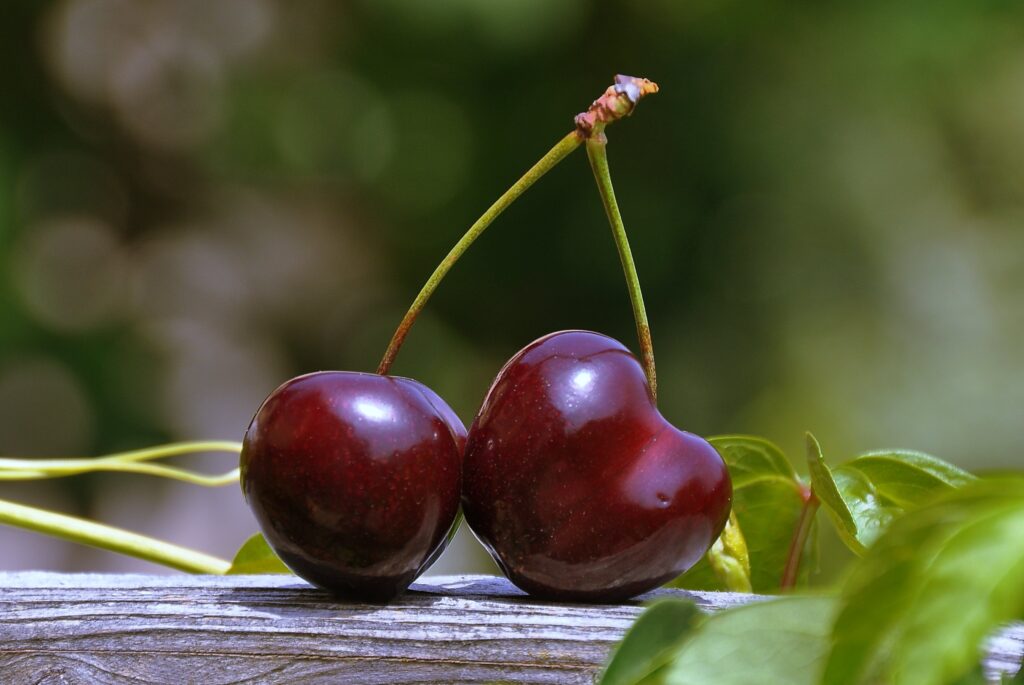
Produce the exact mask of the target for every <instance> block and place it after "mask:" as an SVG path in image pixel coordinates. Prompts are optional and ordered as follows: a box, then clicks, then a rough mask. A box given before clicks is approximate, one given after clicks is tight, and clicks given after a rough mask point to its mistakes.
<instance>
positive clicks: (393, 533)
mask: <svg viewBox="0 0 1024 685" xmlns="http://www.w3.org/2000/svg"><path fill="white" fill-rule="evenodd" d="M465 441H466V429H465V427H464V426H463V425H462V422H461V421H459V418H458V416H456V415H455V412H453V411H452V410H451V409H450V408H449V407H448V405H447V404H445V402H444V401H443V400H442V399H441V398H440V397H438V396H437V394H436V393H434V392H433V391H432V390H430V389H429V388H427V387H426V386H424V385H423V384H421V383H417V382H416V381H413V380H409V379H407V378H396V377H392V376H379V375H374V374H364V373H351V372H347V371H325V372H321V373H313V374H309V375H306V376H300V377H298V378H294V379H292V380H290V381H288V382H287V383H285V384H284V385H282V386H281V387H279V388H278V389H277V390H275V391H274V392H273V393H271V395H270V396H269V397H268V398H267V399H266V400H265V401H264V402H263V405H262V406H261V407H260V409H259V411H258V412H256V416H255V417H254V418H253V420H252V424H250V426H249V430H248V431H247V432H246V434H245V440H244V442H243V445H242V456H241V470H242V490H243V492H244V493H245V498H246V501H247V502H248V503H249V506H250V508H251V509H252V511H253V513H254V514H255V515H256V520H257V521H258V522H259V525H260V528H261V529H262V531H263V535H264V537H266V539H267V542H268V543H270V546H271V547H272V548H273V549H274V551H275V552H277V554H278V556H280V557H281V560H282V561H284V563H285V564H287V565H288V567H289V568H291V569H292V570H293V571H295V573H297V574H298V575H299V576H301V577H303V578H305V579H306V580H308V581H310V582H311V583H314V584H316V585H319V586H321V587H324V588H326V589H328V590H331V591H333V592H335V593H337V594H339V595H342V596H347V597H351V598H356V599H366V600H376V601H383V600H387V599H390V598H392V597H394V596H396V595H398V594H400V593H401V592H402V591H404V590H405V589H406V588H407V587H408V586H409V584H410V583H411V582H412V581H413V580H414V579H415V578H416V576H418V575H419V574H420V573H421V572H422V571H423V570H424V569H425V568H426V567H427V566H429V565H430V563H431V562H433V561H434V559H436V558H437V556H438V555H439V554H440V553H441V551H442V550H443V549H444V546H445V545H446V544H447V540H448V534H449V532H451V531H452V528H453V525H454V524H455V520H456V515H457V513H458V509H459V489H460V480H461V479H460V474H461V464H462V451H463V449H464V447H465Z"/></svg>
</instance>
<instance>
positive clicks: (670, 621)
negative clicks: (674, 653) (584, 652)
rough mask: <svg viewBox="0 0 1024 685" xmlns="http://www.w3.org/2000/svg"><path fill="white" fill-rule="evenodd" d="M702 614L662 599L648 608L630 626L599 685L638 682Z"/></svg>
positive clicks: (694, 607) (688, 603)
mask: <svg viewBox="0 0 1024 685" xmlns="http://www.w3.org/2000/svg"><path fill="white" fill-rule="evenodd" d="M702 617H703V614H702V613H701V611H700V609H698V608H697V605H696V604H694V603H693V602H691V601H689V600H685V599H665V600H661V601H659V602H656V603H654V604H652V605H651V607H650V608H649V609H647V611H645V612H644V613H642V614H640V617H639V618H638V619H637V620H636V623H634V624H633V627H632V628H630V629H629V632H628V633H626V637H625V638H624V639H623V641H622V642H620V643H619V646H618V647H617V648H616V649H615V651H614V652H613V653H612V657H611V661H610V662H609V663H608V667H607V668H606V669H605V671H604V674H603V675H602V676H601V685H631V684H632V683H639V682H641V681H642V680H643V679H644V678H645V677H646V676H648V675H649V674H650V673H652V672H653V671H655V670H657V668H658V667H659V666H661V665H663V664H664V663H665V661H666V659H668V658H669V657H670V655H671V650H672V649H673V648H676V647H678V646H679V645H680V644H682V643H683V642H684V641H685V640H686V638H688V637H689V636H690V632H691V631H692V630H693V628H694V627H695V626H696V625H697V624H698V623H699V622H700V620H701V618H702Z"/></svg>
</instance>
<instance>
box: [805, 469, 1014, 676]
mask: <svg viewBox="0 0 1024 685" xmlns="http://www.w3.org/2000/svg"><path fill="white" fill-rule="evenodd" d="M1022 576H1024V478H1007V479H999V480H985V481H976V482H975V483H973V484H970V485H966V486H964V487H963V488H962V489H959V490H952V491H950V492H948V493H947V494H945V495H944V496H942V497H941V498H940V499H938V500H936V501H935V502H933V503H931V504H928V505H926V506H924V507H922V508H921V509H918V510H916V511H912V512H910V513H908V514H907V515H905V516H904V517H902V518H900V519H898V520H896V521H895V522H893V524H892V526H891V527H890V528H889V530H888V531H886V532H885V533H884V534H882V536H881V537H880V538H879V539H878V540H877V541H876V542H875V544H874V545H873V546H872V547H871V548H870V549H869V550H868V553H867V554H866V555H865V557H864V559H863V560H862V562H861V563H860V564H858V565H857V566H856V567H855V568H854V570H853V572H852V573H851V575H850V577H849V578H848V580H847V582H846V583H845V585H844V588H843V593H842V608H841V610H840V613H839V615H838V618H837V619H836V623H835V626H834V629H833V648H832V650H831V653H830V655H829V658H828V663H827V668H826V671H825V682H827V683H829V684H830V685H854V684H858V683H866V682H871V683H873V682H894V681H898V682H900V683H901V684H903V685H939V684H940V683H948V682H951V681H954V680H955V679H957V678H960V677H963V676H964V675H965V674H967V673H969V672H970V669H971V668H972V667H973V666H974V665H975V663H976V661H977V658H978V650H979V645H980V642H981V640H982V639H983V638H984V637H985V636H986V635H987V634H988V633H989V632H990V631H991V630H992V629H993V628H995V627H996V626H997V625H999V624H1000V623H1002V622H1004V621H1007V620H1010V619H1012V618H1016V617H1019V616H1021V615H1022V614H1024V584H1022V583H1021V582H1020V578H1021V577H1022Z"/></svg>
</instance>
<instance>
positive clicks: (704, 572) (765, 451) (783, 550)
mask: <svg viewBox="0 0 1024 685" xmlns="http://www.w3.org/2000/svg"><path fill="white" fill-rule="evenodd" d="M709 442H710V443H711V444H712V445H713V446H714V447H715V449H717V450H718V451H719V453H720V454H721V455H722V458H723V459H724V460H725V463H726V465H727V466H728V467H729V475H730V476H731V477H732V481H733V498H732V510H733V512H734V513H735V515H736V519H737V521H738V522H739V528H740V530H742V531H743V537H744V538H745V540H746V544H747V552H748V554H749V560H750V584H751V587H752V589H753V591H754V592H778V590H779V584H780V582H781V580H782V572H783V570H784V569H785V567H786V558H787V555H788V552H789V543H790V540H791V539H792V538H793V531H795V530H796V526H797V522H798V521H799V519H800V511H801V509H802V508H803V504H804V500H803V495H802V491H803V489H804V488H805V486H804V485H803V484H802V483H801V482H800V481H799V480H798V479H797V477H796V473H795V472H794V471H793V467H792V466H791V465H790V463H789V461H788V460H787V459H786V456H785V455H784V454H783V453H782V450H780V449H779V448H778V447H776V446H775V445H774V444H772V443H771V442H769V441H767V440H765V439H763V438H758V437H752V436H742V435H726V436H721V437H715V438H710V440H709ZM812 537H813V536H812ZM813 543H814V541H813V540H812V541H811V544H808V545H807V547H806V548H805V550H804V558H803V560H802V562H801V566H800V569H801V570H800V579H801V581H803V580H806V578H807V576H808V575H809V573H810V572H811V570H812V569H813V559H811V558H810V557H811V556H812V555H813V553H814V549H815V547H814V544H813ZM673 585H675V586H676V587H685V588H689V589H693V590H726V589H728V588H727V587H726V586H725V585H724V584H723V583H722V582H721V580H719V578H718V576H717V575H716V574H715V572H714V569H713V568H712V567H711V564H710V563H709V561H708V558H707V556H706V555H705V557H704V558H702V559H701V560H700V562H698V563H697V564H696V565H695V566H694V567H693V568H692V569H691V570H690V571H688V572H687V573H686V574H684V575H683V576H681V577H680V578H678V579H677V580H676V581H674V582H673Z"/></svg>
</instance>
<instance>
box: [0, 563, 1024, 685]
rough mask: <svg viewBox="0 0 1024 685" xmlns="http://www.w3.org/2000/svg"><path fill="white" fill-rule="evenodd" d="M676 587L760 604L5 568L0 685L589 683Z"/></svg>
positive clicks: (498, 582)
mask: <svg viewBox="0 0 1024 685" xmlns="http://www.w3.org/2000/svg"><path fill="white" fill-rule="evenodd" d="M666 594H674V595H679V596H687V597H691V598H692V599H694V600H695V601H696V602H697V603H698V604H699V605H700V606H702V607H704V608H705V609H709V610H716V609H719V608H722V607H726V606H731V605H734V604H739V603H745V602H749V601H753V600H756V599H757V598H756V597H754V596H750V595H736V594H729V593H701V592H693V593H687V592H683V591H681V590H660V591H658V592H657V593H652V594H650V595H646V596H644V597H642V598H640V599H638V600H637V601H633V602H629V603H626V604H617V605H607V606H599V605H566V604H554V603H546V602H538V601H535V600H533V599H530V598H527V597H525V596H524V595H523V594H522V593H521V592H519V591H518V590H516V589H515V588H514V587H512V586H511V585H510V584H508V582H507V581H505V580H504V579H498V578H490V577H482V576H466V577H446V578H434V579H423V580H421V581H420V582H419V583H417V584H416V585H414V586H413V590H412V591H411V592H409V593H407V594H406V595H405V596H404V597H402V598H401V599H400V600H399V601H397V602H395V603H392V604H389V605H386V606H380V605H372V604H360V603H351V602H340V601H338V600H336V599H334V598H332V597H330V596H329V595H328V594H326V593H324V592H322V591H320V590H317V589H315V588H312V587H310V586H309V585H306V584H305V583H303V582H302V581H300V580H298V579H296V578H294V577H289V576H234V577H217V576H172V577H164V576H131V575H64V574H53V573H6V574H5V573H0V612H2V613H0V682H2V683H4V685H7V684H9V683H10V684H15V685H17V684H20V683H47V684H49V683H53V684H56V683H173V684H175V685H178V684H179V683H202V684H204V685H205V684H210V685H216V684H221V683H242V682H245V683H254V682H273V683H319V682H330V683H351V684H353V685H357V684H360V683H387V684H389V685H398V684H400V683H493V682H505V683H592V682H593V681H594V679H595V677H596V676H597V674H598V673H599V672H600V668H601V665H602V664H603V663H604V661H605V659H606V658H607V656H608V653H609V651H610V650H611V648H612V646H613V645H614V644H615V642H616V641H618V640H619V639H620V638H621V637H622V635H623V634H624V632H625V630H626V629H627V628H628V627H629V625H630V624H631V622H632V621H633V620H634V619H635V618H636V616H637V615H638V614H639V613H640V611H641V610H642V603H643V601H644V600H649V599H651V598H652V597H654V596H658V595H666ZM989 649H990V660H989V666H990V668H995V669H1000V670H1009V671H1013V670H1015V668H1016V664H1017V663H1019V659H1020V655H1021V653H1022V652H1024V630H1022V629H1020V628H1019V627H1014V628H1012V629H1010V630H1008V631H1004V633H1003V634H1002V635H1001V636H1000V637H998V638H996V639H994V640H993V641H991V642H990V646H989Z"/></svg>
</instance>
